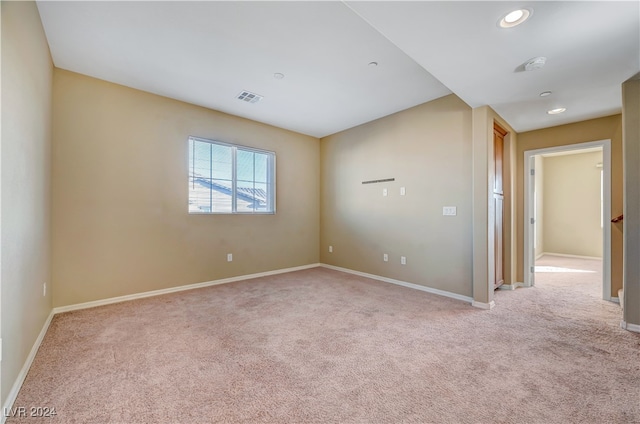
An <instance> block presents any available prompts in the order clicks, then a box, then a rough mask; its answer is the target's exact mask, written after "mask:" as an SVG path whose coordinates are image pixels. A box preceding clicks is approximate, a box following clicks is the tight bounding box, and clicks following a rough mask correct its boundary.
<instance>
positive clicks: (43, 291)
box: [42, 283, 47, 296]
mask: <svg viewBox="0 0 640 424" xmlns="http://www.w3.org/2000/svg"><path fill="white" fill-rule="evenodd" d="M46 295H47V283H43V284H42V296H46Z"/></svg>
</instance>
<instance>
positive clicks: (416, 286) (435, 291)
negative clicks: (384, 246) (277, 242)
mask: <svg viewBox="0 0 640 424" xmlns="http://www.w3.org/2000/svg"><path fill="white" fill-rule="evenodd" d="M320 266H321V267H323V268H328V269H333V270H334V271H342V272H346V273H348V274H354V275H358V276H360V277H365V278H371V279H372V280H378V281H383V282H385V283H391V284H396V285H398V286H403V287H408V288H410V289H415V290H420V291H423V292H427V293H431V294H437V295H438V296H444V297H450V298H452V299H456V300H462V301H463V302H468V303H472V302H473V298H471V297H469V296H464V295H461V294H457V293H451V292H448V291H445V290H439V289H434V288H431V287H427V286H421V285H419V284H414V283H407V282H406V281H400V280H394V279H393V278H387V277H382V276H380V275H375V274H367V273H366V272H360V271H354V270H352V269H349V268H342V267H339V266H334V265H328V264H320Z"/></svg>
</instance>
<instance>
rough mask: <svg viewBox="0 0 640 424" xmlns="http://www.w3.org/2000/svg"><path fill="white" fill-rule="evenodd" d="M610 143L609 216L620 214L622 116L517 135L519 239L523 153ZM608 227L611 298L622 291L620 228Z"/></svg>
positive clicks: (520, 231)
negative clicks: (603, 142) (577, 144)
mask: <svg viewBox="0 0 640 424" xmlns="http://www.w3.org/2000/svg"><path fill="white" fill-rule="evenodd" d="M607 139H609V140H611V216H612V217H616V216H618V215H620V214H621V213H622V116H621V115H612V116H607V117H604V118H598V119H591V120H588V121H582V122H578V123H575V124H567V125H560V126H557V127H551V128H545V129H541V130H535V131H528V132H524V133H520V134H519V135H518V144H517V160H518V166H517V189H516V192H517V231H518V238H519V239H520V240H522V236H523V227H522V224H523V221H524V218H523V210H524V200H523V199H524V197H523V194H524V189H523V184H524V183H523V180H524V170H523V166H524V164H523V162H524V152H525V151H527V150H535V149H542V148H547V147H554V146H564V145H569V144H576V143H584V142H587V141H598V140H607ZM605 224H606V225H611V296H613V297H617V295H618V294H617V293H618V289H620V288H622V225H621V224H612V223H605ZM517 275H518V280H519V281H522V280H523V246H522V243H520V244H518V274H517Z"/></svg>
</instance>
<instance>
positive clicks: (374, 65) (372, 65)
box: [369, 62, 378, 68]
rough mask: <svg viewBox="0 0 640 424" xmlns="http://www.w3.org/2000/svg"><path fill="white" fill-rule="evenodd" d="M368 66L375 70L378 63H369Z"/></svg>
mask: <svg viewBox="0 0 640 424" xmlns="http://www.w3.org/2000/svg"><path fill="white" fill-rule="evenodd" d="M369 66H371V67H374V68H375V67H376V66H378V62H369Z"/></svg>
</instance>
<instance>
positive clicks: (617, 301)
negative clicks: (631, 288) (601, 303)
mask: <svg viewBox="0 0 640 424" xmlns="http://www.w3.org/2000/svg"><path fill="white" fill-rule="evenodd" d="M611 301H612V302H613V303H620V299H618V298H617V297H612V298H611Z"/></svg>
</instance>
